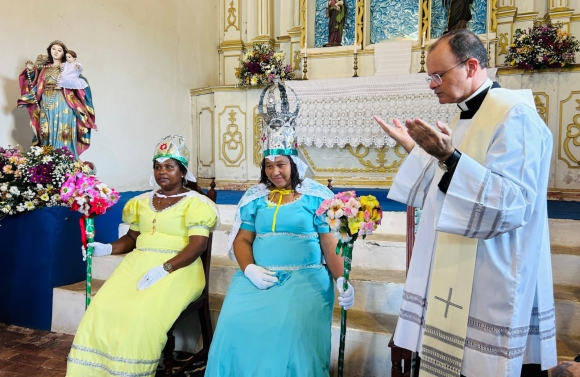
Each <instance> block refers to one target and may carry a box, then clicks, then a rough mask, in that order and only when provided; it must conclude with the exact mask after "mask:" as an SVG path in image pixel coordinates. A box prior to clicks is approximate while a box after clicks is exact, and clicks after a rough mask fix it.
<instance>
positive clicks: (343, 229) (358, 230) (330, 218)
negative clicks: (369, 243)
mask: <svg viewBox="0 0 580 377" xmlns="http://www.w3.org/2000/svg"><path fill="white" fill-rule="evenodd" d="M316 215H318V216H323V217H324V218H325V220H326V222H327V223H328V225H330V229H331V230H332V232H333V233H334V236H335V237H336V238H338V244H337V246H336V253H337V254H339V255H342V256H343V257H344V285H343V288H344V290H345V291H346V290H347V289H348V279H349V276H350V270H351V263H352V249H353V247H354V241H356V240H357V238H358V237H359V236H361V237H362V238H363V239H364V238H365V237H366V236H367V235H370V234H372V233H373V231H374V230H375V229H377V226H378V225H380V223H381V219H382V217H383V211H382V209H381V206H380V204H379V202H378V200H377V198H375V197H374V196H372V195H367V196H361V197H358V198H357V196H356V192H355V191H344V192H339V193H338V194H336V195H334V197H333V198H331V199H326V200H324V201H323V202H322V204H321V205H320V208H318V209H317V210H316ZM345 335H346V310H344V308H342V310H341V318H340V348H339V350H338V376H339V377H342V375H343V366H344V341H345Z"/></svg>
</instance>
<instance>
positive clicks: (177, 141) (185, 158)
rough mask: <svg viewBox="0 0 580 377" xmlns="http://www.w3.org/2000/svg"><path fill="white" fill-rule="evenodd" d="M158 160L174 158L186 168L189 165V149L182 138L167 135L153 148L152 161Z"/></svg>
mask: <svg viewBox="0 0 580 377" xmlns="http://www.w3.org/2000/svg"><path fill="white" fill-rule="evenodd" d="M158 158H174V159H176V160H177V161H179V162H181V163H182V164H183V165H184V166H185V167H187V165H188V164H189V149H187V146H186V145H185V140H184V139H183V136H180V135H169V136H165V137H164V138H163V139H161V141H160V142H159V144H157V146H156V147H155V152H154V153H153V161H155V160H157V159H158Z"/></svg>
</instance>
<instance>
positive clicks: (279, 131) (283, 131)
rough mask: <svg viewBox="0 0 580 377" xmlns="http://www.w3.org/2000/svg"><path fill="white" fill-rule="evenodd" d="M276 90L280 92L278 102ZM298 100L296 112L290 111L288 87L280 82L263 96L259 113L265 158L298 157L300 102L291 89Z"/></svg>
mask: <svg viewBox="0 0 580 377" xmlns="http://www.w3.org/2000/svg"><path fill="white" fill-rule="evenodd" d="M276 89H278V92H279V98H280V100H279V101H278V100H277V99H276ZM290 90H291V91H292V93H293V94H294V97H295V98H296V102H295V103H296V106H295V109H294V111H290V104H289V102H288V95H287V91H286V86H285V85H284V83H283V82H281V81H279V80H277V79H276V80H274V82H273V83H272V84H270V85H268V86H267V87H266V88H264V90H262V94H260V102H259V103H258V111H259V112H260V115H262V118H263V122H262V133H261V136H260V142H261V144H262V153H263V154H264V157H267V156H271V155H278V154H280V155H287V156H297V155H298V152H297V150H296V149H297V147H298V143H297V137H296V117H298V112H299V111H300V100H299V99H298V96H297V95H296V92H294V90H293V89H292V88H290ZM265 96H266V112H264V97H265Z"/></svg>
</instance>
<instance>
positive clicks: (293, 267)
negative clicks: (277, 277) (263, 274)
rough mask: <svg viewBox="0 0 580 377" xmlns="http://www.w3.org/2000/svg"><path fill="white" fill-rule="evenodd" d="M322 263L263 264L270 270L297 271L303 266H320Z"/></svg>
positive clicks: (303, 267)
mask: <svg viewBox="0 0 580 377" xmlns="http://www.w3.org/2000/svg"><path fill="white" fill-rule="evenodd" d="M322 266H323V265H322V263H313V264H304V265H290V266H263V267H264V268H265V269H266V270H270V271H298V270H303V269H305V268H322Z"/></svg>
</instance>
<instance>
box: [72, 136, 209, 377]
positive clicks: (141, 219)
mask: <svg viewBox="0 0 580 377" xmlns="http://www.w3.org/2000/svg"><path fill="white" fill-rule="evenodd" d="M173 138H175V137H172V136H168V137H166V138H164V139H163V140H162V141H161V142H160V143H159V144H158V145H157V147H156V148H155V155H154V158H153V161H154V165H153V168H154V170H153V173H152V177H151V180H152V182H153V180H154V181H155V182H156V183H157V184H158V185H159V186H160V189H159V190H156V191H152V192H148V193H144V194H141V195H139V196H137V197H135V198H132V199H131V200H129V201H128V202H127V204H126V205H125V208H124V209H123V222H125V223H127V224H129V225H130V230H129V231H128V233H127V234H126V235H125V236H123V237H121V238H120V239H119V240H117V241H115V242H113V243H111V244H102V243H98V242H95V243H92V244H89V246H93V247H94V256H104V255H109V254H124V253H128V254H127V255H126V256H125V257H124V258H123V261H122V262H121V263H120V264H119V266H118V267H117V268H116V269H115V271H114V272H113V273H112V274H111V276H110V277H109V279H108V280H107V281H106V283H105V284H104V285H103V286H102V287H101V288H100V289H99V291H98V293H97V295H96V296H95V298H94V299H93V301H92V302H91V305H90V306H89V308H88V310H87V311H86V313H85V315H84V317H83V319H82V321H81V323H80V325H79V328H78V330H77V333H76V335H75V339H74V341H73V344H72V347H71V351H70V354H69V356H68V363H67V373H66V375H67V376H68V377H99V376H111V375H113V376H130V377H132V376H134V377H142V376H154V375H155V371H156V369H157V366H158V363H159V358H160V355H161V352H162V350H163V347H164V345H165V342H166V340H167V336H166V333H167V331H168V330H169V328H170V327H171V325H172V324H173V323H174V321H175V319H176V318H177V317H178V316H179V314H180V313H181V312H182V311H183V309H185V308H186V307H187V305H188V304H189V303H190V302H192V301H193V300H195V299H196V298H197V297H199V296H200V295H201V292H202V290H203V288H204V286H205V277H204V271H203V266H202V264H201V260H200V259H199V256H200V255H201V253H202V252H203V251H204V250H205V248H206V244H207V240H208V235H209V232H210V231H211V230H212V229H213V227H214V226H215V225H216V223H217V221H218V211H217V206H216V205H215V203H213V202H212V201H211V200H209V199H208V198H206V197H205V196H203V195H201V194H199V193H197V192H195V191H191V190H188V189H186V188H185V187H184V185H183V183H184V182H185V180H186V179H187V180H190V181H195V178H194V176H193V174H191V172H189V170H188V169H187V163H188V160H189V151H188V150H187V147H186V146H185V144H184V143H183V138H182V137H178V140H179V142H178V143H174V142H173V141H172V140H173Z"/></svg>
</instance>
